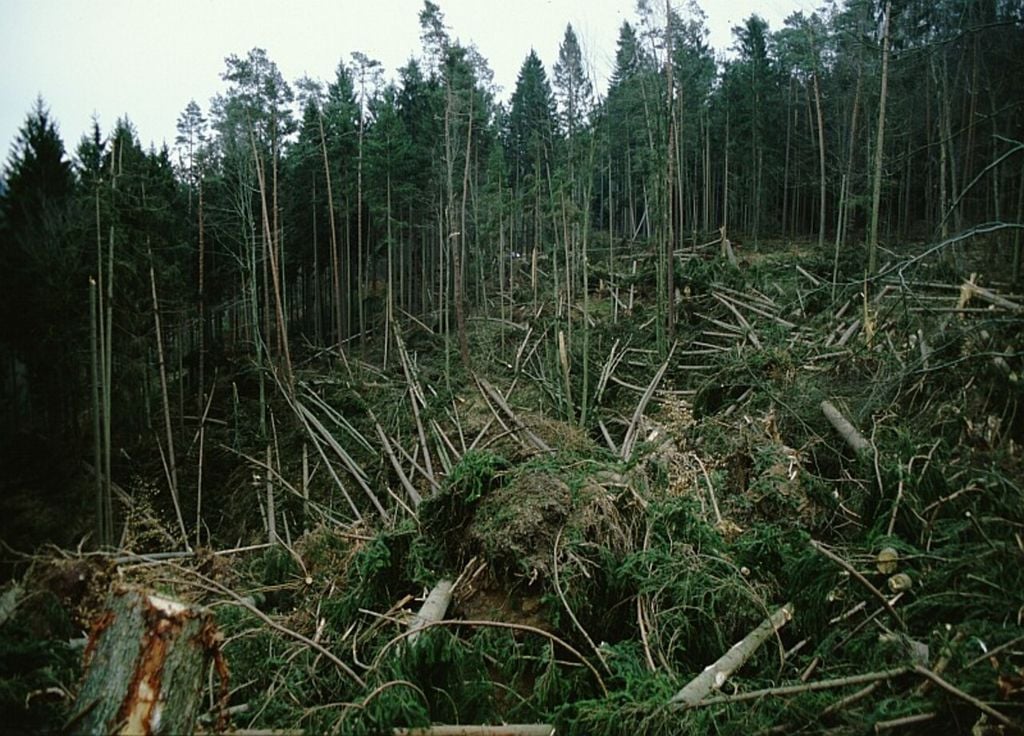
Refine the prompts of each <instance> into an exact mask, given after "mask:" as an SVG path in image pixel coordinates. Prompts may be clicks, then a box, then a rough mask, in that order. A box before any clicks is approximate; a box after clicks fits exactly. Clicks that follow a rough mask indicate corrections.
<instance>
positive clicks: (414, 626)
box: [409, 579, 455, 644]
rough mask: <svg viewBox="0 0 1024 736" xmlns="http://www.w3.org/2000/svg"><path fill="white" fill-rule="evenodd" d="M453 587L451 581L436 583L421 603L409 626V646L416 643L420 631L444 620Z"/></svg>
mask: <svg viewBox="0 0 1024 736" xmlns="http://www.w3.org/2000/svg"><path fill="white" fill-rule="evenodd" d="M454 587H455V586H454V584H453V583H452V581H451V580H447V579H445V580H440V581H438V583H437V585H435V586H434V588H433V590H431V591H430V594H429V595H428V596H427V599H426V600H425V601H423V605H422V606H421V607H420V610H419V613H417V614H416V616H415V617H414V618H413V620H412V623H410V624H409V632H410V633H409V643H410V644H412V643H414V642H415V641H416V639H417V637H418V636H419V632H420V629H422V628H423V627H424V626H427V625H428V624H432V623H436V622H438V621H440V620H441V619H443V618H444V615H445V613H447V612H448V604H449V603H451V600H452V589H453V588H454Z"/></svg>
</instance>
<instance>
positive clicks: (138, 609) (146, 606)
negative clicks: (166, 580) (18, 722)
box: [65, 588, 226, 736]
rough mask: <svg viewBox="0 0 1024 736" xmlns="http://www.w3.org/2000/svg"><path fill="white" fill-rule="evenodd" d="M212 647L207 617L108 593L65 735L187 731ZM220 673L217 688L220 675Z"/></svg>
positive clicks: (132, 593) (137, 594) (140, 596)
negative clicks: (108, 599)
mask: <svg viewBox="0 0 1024 736" xmlns="http://www.w3.org/2000/svg"><path fill="white" fill-rule="evenodd" d="M218 646H219V635H218V633H217V630H216V627H215V626H214V622H213V616H212V614H210V613H209V612H208V611H205V610H203V609H201V608H196V607H189V606H186V605H184V604H181V603H178V602H176V601H172V600H169V599H166V598H161V597H158V596H156V595H153V594H150V593H147V592H144V591H139V590H134V589H129V588H121V589H118V590H115V591H114V593H113V595H112V596H111V599H110V601H109V603H108V605H107V609H106V611H105V612H104V613H103V615H102V616H101V617H100V618H99V620H98V621H97V622H96V623H95V624H94V625H93V631H92V634H91V635H90V637H89V645H88V647H87V648H86V652H85V659H86V667H87V671H86V675H85V681H84V682H83V684H82V688H81V691H80V692H79V695H78V699H77V701H76V702H75V707H74V710H73V713H72V716H71V720H70V721H69V723H68V725H67V727H66V728H65V731H66V732H69V733H73V734H110V733H119V734H143V735H144V736H151V735H152V736H155V735H156V734H175V733H191V732H192V731H193V730H194V728H195V724H196V718H197V717H198V715H199V712H200V710H202V709H203V708H204V705H203V701H202V698H201V694H202V690H203V687H204V686H205V684H206V677H207V672H208V671H209V668H210V663H211V662H212V661H213V660H214V659H215V658H217V657H218V653H219V650H218ZM220 674H221V677H222V684H223V682H224V678H225V676H226V671H225V670H224V669H223V668H221V670H220Z"/></svg>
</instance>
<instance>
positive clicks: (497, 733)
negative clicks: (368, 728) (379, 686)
mask: <svg viewBox="0 0 1024 736" xmlns="http://www.w3.org/2000/svg"><path fill="white" fill-rule="evenodd" d="M554 732H555V727H554V726H552V725H551V724H549V723H506V724H504V725H501V726H427V727H424V728H396V729H394V730H393V731H392V732H391V733H392V734H393V735H394V736H551V734H553V733H554Z"/></svg>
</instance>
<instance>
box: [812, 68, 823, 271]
mask: <svg viewBox="0 0 1024 736" xmlns="http://www.w3.org/2000/svg"><path fill="white" fill-rule="evenodd" d="M812 80H813V82H814V109H815V111H816V112H817V116H818V166H819V169H820V170H819V191H818V198H819V208H818V250H819V251H821V250H824V248H825V122H824V120H823V118H822V114H821V92H820V90H819V88H818V73H817V72H814V74H813V75H812Z"/></svg>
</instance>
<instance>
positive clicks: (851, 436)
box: [821, 401, 871, 453]
mask: <svg viewBox="0 0 1024 736" xmlns="http://www.w3.org/2000/svg"><path fill="white" fill-rule="evenodd" d="M821 412H822V414H824V415H825V418H826V419H828V421H829V424H831V425H832V428H833V429H835V431H836V432H838V433H839V436H840V437H842V438H843V439H844V440H845V441H846V444H848V445H849V446H850V449H852V450H853V451H854V452H858V453H860V452H865V451H866V450H870V449H871V443H870V442H868V441H867V440H866V439H864V435H862V434H861V433H860V432H858V431H857V428H856V427H854V426H853V425H852V424H850V422H849V420H848V419H847V418H846V417H844V416H843V415H842V414H840V413H839V410H838V409H836V408H835V407H834V406H833V405H832V402H830V401H822V402H821Z"/></svg>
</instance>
